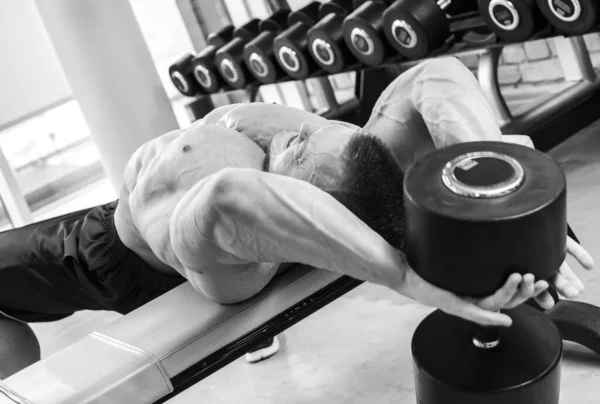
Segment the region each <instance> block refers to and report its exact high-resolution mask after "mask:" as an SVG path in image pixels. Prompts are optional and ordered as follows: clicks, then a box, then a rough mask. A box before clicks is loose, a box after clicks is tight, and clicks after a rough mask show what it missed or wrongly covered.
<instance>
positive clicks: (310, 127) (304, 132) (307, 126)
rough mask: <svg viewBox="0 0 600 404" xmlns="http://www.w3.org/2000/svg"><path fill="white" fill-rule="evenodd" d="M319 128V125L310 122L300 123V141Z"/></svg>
mask: <svg viewBox="0 0 600 404" xmlns="http://www.w3.org/2000/svg"><path fill="white" fill-rule="evenodd" d="M319 128H320V126H319V125H316V124H314V123H312V122H304V123H303V124H302V126H301V127H300V133H299V137H300V139H299V140H300V142H303V141H304V140H305V139H306V138H307V137H309V136H310V135H312V134H313V133H314V132H315V131H317V130H318V129H319Z"/></svg>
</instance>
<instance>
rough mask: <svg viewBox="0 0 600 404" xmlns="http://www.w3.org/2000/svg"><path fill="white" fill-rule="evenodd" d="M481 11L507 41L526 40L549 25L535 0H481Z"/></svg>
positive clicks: (484, 17)
mask: <svg viewBox="0 0 600 404" xmlns="http://www.w3.org/2000/svg"><path fill="white" fill-rule="evenodd" d="M479 12H480V13H481V16H482V17H483V19H484V20H485V22H486V24H487V25H488V27H489V28H490V29H491V30H492V31H493V32H494V33H495V34H496V35H498V37H499V38H501V39H503V40H504V41H506V42H523V41H526V40H528V39H529V38H531V37H532V36H533V34H535V33H536V32H538V31H539V30H541V29H542V28H543V27H544V25H547V24H546V21H544V18H543V16H542V13H541V12H540V10H539V8H538V7H537V6H536V4H535V0H479Z"/></svg>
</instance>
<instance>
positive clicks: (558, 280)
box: [552, 272, 579, 299]
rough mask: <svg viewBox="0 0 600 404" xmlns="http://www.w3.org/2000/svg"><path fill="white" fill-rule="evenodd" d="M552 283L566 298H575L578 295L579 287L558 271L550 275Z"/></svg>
mask: <svg viewBox="0 0 600 404" xmlns="http://www.w3.org/2000/svg"><path fill="white" fill-rule="evenodd" d="M552 283H553V284H554V287H555V288H556V291H557V292H558V293H560V294H561V295H563V296H564V297H566V298H568V299H575V298H577V297H579V289H577V288H576V287H575V286H573V284H572V283H571V282H570V281H569V280H568V279H567V278H566V277H564V276H563V275H562V274H561V273H560V272H557V273H555V274H554V276H553V277H552Z"/></svg>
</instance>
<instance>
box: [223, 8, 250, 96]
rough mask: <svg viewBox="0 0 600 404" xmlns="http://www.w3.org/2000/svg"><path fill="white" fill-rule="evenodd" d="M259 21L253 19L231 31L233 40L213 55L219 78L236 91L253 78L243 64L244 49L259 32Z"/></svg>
mask: <svg viewBox="0 0 600 404" xmlns="http://www.w3.org/2000/svg"><path fill="white" fill-rule="evenodd" d="M259 26H260V20H259V19H258V18H253V19H251V20H250V21H248V22H247V23H246V24H244V25H242V26H241V27H238V28H236V29H235V31H233V39H232V40H231V41H229V42H227V43H226V44H225V45H223V46H222V47H221V48H219V50H218V51H217V53H216V54H215V63H216V65H217V68H218V69H219V73H220V74H221V77H222V78H223V80H225V82H226V83H227V84H229V85H230V86H231V87H233V88H236V89H241V88H244V87H246V85H247V84H249V83H250V82H251V81H254V77H253V76H252V74H251V73H250V71H249V70H248V68H247V67H246V63H245V62H244V47H245V46H246V44H247V43H248V42H250V41H251V40H252V39H254V38H255V37H256V36H257V35H258V34H259V33H260V32H259Z"/></svg>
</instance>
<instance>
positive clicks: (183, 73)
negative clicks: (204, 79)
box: [169, 54, 200, 97]
mask: <svg viewBox="0 0 600 404" xmlns="http://www.w3.org/2000/svg"><path fill="white" fill-rule="evenodd" d="M193 59H194V57H193V56H192V55H189V54H188V55H185V56H182V57H181V58H180V59H179V60H178V61H177V62H175V63H174V64H173V65H171V66H170V67H169V77H170V78H171V82H172V83H173V85H174V86H175V88H177V90H178V91H179V92H180V93H181V94H183V95H185V96H188V97H193V96H195V95H196V94H197V93H198V92H199V91H200V89H199V88H198V86H197V84H196V83H195V82H194V80H193V77H192V61H193Z"/></svg>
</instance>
